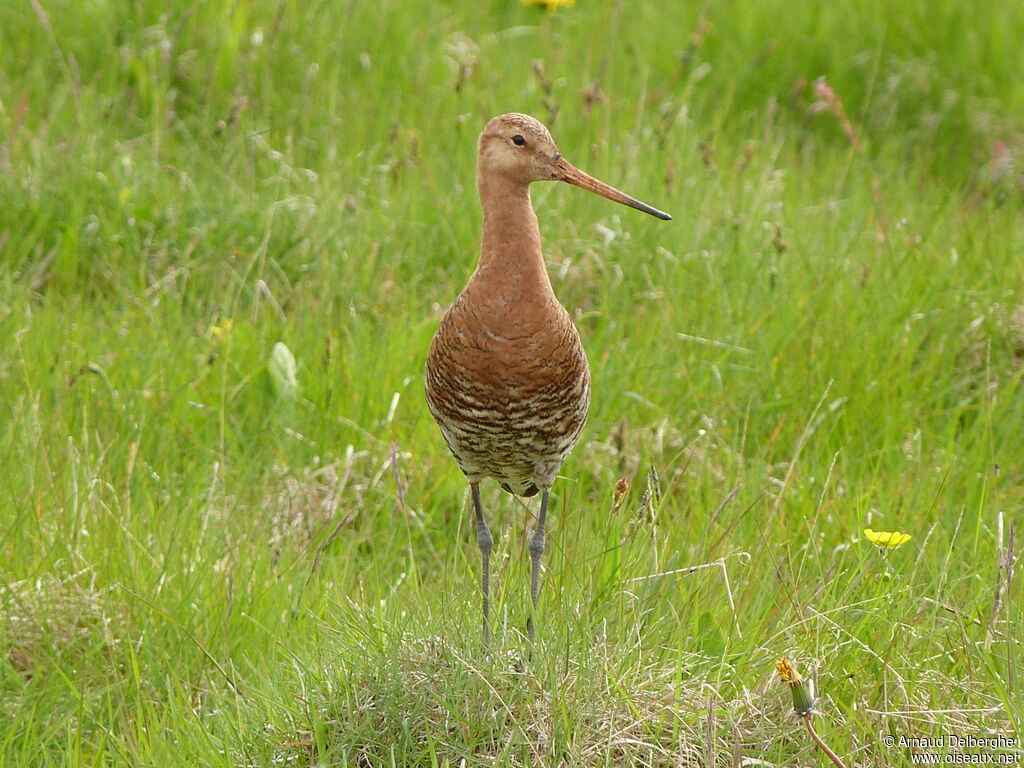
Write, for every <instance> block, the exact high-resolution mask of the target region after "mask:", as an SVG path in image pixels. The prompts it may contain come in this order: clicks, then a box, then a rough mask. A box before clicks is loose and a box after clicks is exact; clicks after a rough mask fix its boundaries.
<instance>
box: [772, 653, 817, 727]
mask: <svg viewBox="0 0 1024 768" xmlns="http://www.w3.org/2000/svg"><path fill="white" fill-rule="evenodd" d="M775 670H776V671H777V672H778V673H779V677H780V678H782V682H784V683H788V684H789V689H790V691H791V692H792V694H793V711H794V712H796V713H797V714H798V715H800V717H807V716H808V715H810V714H811V713H812V712H814V705H815V704H817V703H818V697H817V696H815V695H814V680H805V679H804V677H803V675H801V674H800V673H799V672H797V671H796V667H795V666H793V662H791V661H790V660H789V659H788V658H787V657H785V656H783V657H782V658H780V659H779V660H778V661H776V662H775Z"/></svg>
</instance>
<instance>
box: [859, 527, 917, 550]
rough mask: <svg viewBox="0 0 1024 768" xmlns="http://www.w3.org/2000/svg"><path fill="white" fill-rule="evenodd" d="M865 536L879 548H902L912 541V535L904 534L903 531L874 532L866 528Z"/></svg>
mask: <svg viewBox="0 0 1024 768" xmlns="http://www.w3.org/2000/svg"><path fill="white" fill-rule="evenodd" d="M864 535H865V536H867V537H868V541H870V542H871V543H872V544H875V545H877V546H879V547H889V548H890V549H895V548H896V547H902V546H903V545H904V544H906V543H907V542H908V541H910V534H909V533H902V532H901V531H872V530H871V529H870V528H865V529H864Z"/></svg>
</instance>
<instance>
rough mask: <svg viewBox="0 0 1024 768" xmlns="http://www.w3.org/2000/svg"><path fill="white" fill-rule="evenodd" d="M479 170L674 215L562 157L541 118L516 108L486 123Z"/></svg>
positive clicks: (653, 213)
mask: <svg viewBox="0 0 1024 768" xmlns="http://www.w3.org/2000/svg"><path fill="white" fill-rule="evenodd" d="M477 173H478V174H479V175H481V176H483V177H495V176H500V177H503V178H505V179H508V180H509V181H512V182H514V183H519V184H529V183H530V182H531V181H564V182H567V183H569V184H575V185H576V186H577V187H582V188H583V189H587V190H590V191H591V192H594V193H595V194H598V195H601V196H602V197H606V198H608V199H609V200H614V201H615V202H617V203H622V204H623V205H628V206H630V207H631V208H636V209H637V210H639V211H643V212H644V213H649V214H650V215H651V216H655V217H657V218H659V219H663V220H666V221H667V220H669V219H671V218H672V217H671V216H669V215H668V214H667V213H664V212H662V211H659V210H658V209H657V208H652V207H651V206H649V205H647V204H646V203H642V202H640V201H639V200H636V199H635V198H632V197H630V196H629V195H626V194H624V193H622V192H620V191H619V190H617V189H615V188H614V187H610V186H608V185H607V184H605V183H604V182H603V181H599V180H597V179H595V178H594V177H593V176H590V175H588V174H586V173H584V172H583V171H581V170H580V169H579V168H577V167H576V166H574V165H573V164H572V163H570V162H569V161H568V160H566V159H565V158H564V157H562V153H561V152H559V151H558V147H557V146H556V145H555V140H554V139H552V138H551V134H550V133H549V132H548V129H547V128H545V127H544V125H543V124H542V123H541V122H540V121H539V120H536V119H535V118H532V117H530V116H529V115H522V114H519V113H517V112H510V113H509V114H507V115H501V116H500V117H495V118H494V119H493V120H491V121H490V122H489V123H487V125H486V126H485V127H484V130H483V133H481V134H480V145H479V158H478V161H477Z"/></svg>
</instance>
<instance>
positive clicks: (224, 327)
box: [210, 317, 234, 341]
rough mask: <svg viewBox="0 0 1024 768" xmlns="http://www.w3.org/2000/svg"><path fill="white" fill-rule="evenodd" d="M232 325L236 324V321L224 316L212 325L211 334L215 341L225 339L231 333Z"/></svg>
mask: <svg viewBox="0 0 1024 768" xmlns="http://www.w3.org/2000/svg"><path fill="white" fill-rule="evenodd" d="M232 325H234V322H233V321H232V320H231V318H230V317H223V318H221V321H220V322H219V323H214V324H213V325H212V326H211V327H210V336H211V337H212V338H213V339H214V341H223V340H224V339H225V338H227V335H228V334H229V333H231V326H232Z"/></svg>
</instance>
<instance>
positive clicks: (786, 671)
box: [775, 656, 803, 683]
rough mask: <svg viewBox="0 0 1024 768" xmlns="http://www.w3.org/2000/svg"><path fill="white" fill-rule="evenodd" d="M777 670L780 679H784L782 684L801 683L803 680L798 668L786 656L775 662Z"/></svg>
mask: <svg viewBox="0 0 1024 768" xmlns="http://www.w3.org/2000/svg"><path fill="white" fill-rule="evenodd" d="M775 669H776V670H777V671H778V673H779V677H781V678H782V682H784V683H799V682H801V681H802V680H803V677H801V676H800V673H799V672H797V671H796V667H794V666H793V662H791V661H790V660H789V659H788V658H787V657H786V656H783V657H782V658H780V659H779V660H778V661H776V662H775Z"/></svg>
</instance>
